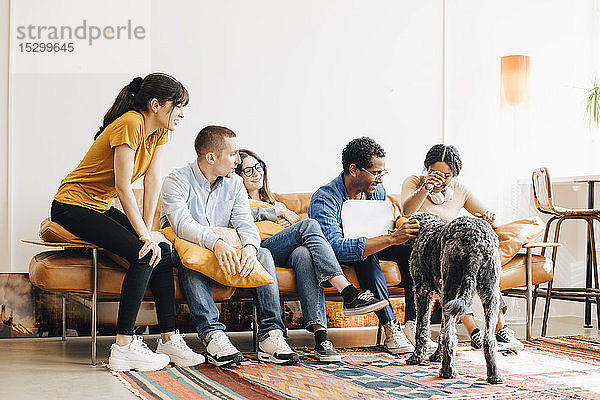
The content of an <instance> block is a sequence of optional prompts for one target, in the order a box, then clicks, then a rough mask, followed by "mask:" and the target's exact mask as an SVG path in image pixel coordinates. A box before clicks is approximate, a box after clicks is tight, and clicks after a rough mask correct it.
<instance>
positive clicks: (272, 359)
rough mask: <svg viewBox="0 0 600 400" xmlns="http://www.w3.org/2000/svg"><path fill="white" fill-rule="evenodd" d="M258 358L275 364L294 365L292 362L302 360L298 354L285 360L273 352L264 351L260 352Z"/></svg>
mask: <svg viewBox="0 0 600 400" xmlns="http://www.w3.org/2000/svg"><path fill="white" fill-rule="evenodd" d="M258 359H259V360H260V361H264V362H270V363H273V364H281V365H292V364H296V363H297V362H298V361H300V359H299V357H298V355H296V356H295V357H293V358H292V359H291V360H283V359H280V358H277V357H275V356H274V355H272V354H269V353H264V352H262V351H259V352H258Z"/></svg>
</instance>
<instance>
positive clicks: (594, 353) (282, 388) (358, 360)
mask: <svg viewBox="0 0 600 400" xmlns="http://www.w3.org/2000/svg"><path fill="white" fill-rule="evenodd" d="M525 345H526V348H525V350H523V351H521V352H519V353H518V354H514V353H506V354H502V353H498V364H499V366H500V369H501V370H502V373H503V374H504V378H505V383H504V384H503V385H489V384H487V382H486V370H485V360H484V359H483V354H482V352H481V351H473V350H469V348H468V347H466V346H463V347H461V348H459V351H458V352H457V357H456V368H457V370H458V372H459V374H460V376H459V377H458V379H440V378H438V376H437V373H438V369H439V364H434V363H427V362H426V363H424V364H423V365H421V366H409V365H406V364H405V359H404V357H402V356H401V357H393V356H391V355H389V354H387V353H382V352H380V351H379V349H377V348H366V349H365V348H361V349H346V350H345V351H343V352H341V353H342V362H341V363H336V364H322V363H319V362H317V361H316V360H315V359H314V358H313V357H312V356H311V355H310V352H309V351H308V350H307V351H303V352H301V362H300V364H298V365H295V366H280V365H274V364H268V363H260V362H258V361H256V358H255V356H253V355H248V356H246V361H244V362H243V363H242V365H241V366H236V367H232V368H228V369H222V368H216V367H213V366H211V365H207V364H202V365H199V366H196V367H191V368H180V367H167V368H165V369H164V370H162V371H157V372H146V373H142V372H126V373H122V372H121V373H114V374H115V375H116V376H117V377H118V379H120V380H121V381H122V382H123V383H124V384H125V385H127V387H128V388H129V389H130V390H131V391H132V392H133V393H135V394H136V395H137V396H139V397H140V398H143V399H149V400H150V399H174V400H177V399H182V400H185V399H219V400H228V399H232V400H237V399H345V400H346V399H347V400H350V399H399V398H419V399H439V398H453V399H490V400H491V399H527V400H537V399H547V400H554V399H567V398H568V399H600V394H598V393H600V355H599V352H598V350H599V349H598V346H599V345H600V343H599V342H598V341H593V340H590V339H584V338H579V337H570V338H553V339H538V340H535V341H532V342H526V343H525Z"/></svg>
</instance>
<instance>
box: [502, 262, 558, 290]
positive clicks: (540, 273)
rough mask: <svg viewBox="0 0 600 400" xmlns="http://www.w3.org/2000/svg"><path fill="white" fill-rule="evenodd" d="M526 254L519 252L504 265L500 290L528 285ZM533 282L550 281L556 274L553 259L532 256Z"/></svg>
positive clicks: (536, 283)
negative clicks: (553, 270) (526, 279)
mask: <svg viewBox="0 0 600 400" xmlns="http://www.w3.org/2000/svg"><path fill="white" fill-rule="evenodd" d="M526 261H527V259H526V256H525V254H517V255H516V256H514V257H513V259H512V260H510V261H509V262H507V263H506V264H504V265H503V266H502V273H501V274H500V290H507V289H514V288H518V287H522V286H525V285H526V282H525V262H526ZM531 275H532V281H533V282H532V284H533V285H539V284H541V283H544V282H548V281H550V280H551V279H552V277H553V276H554V274H553V272H552V261H551V260H549V259H547V258H546V257H543V256H539V255H533V256H531Z"/></svg>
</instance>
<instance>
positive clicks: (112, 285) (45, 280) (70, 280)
mask: <svg viewBox="0 0 600 400" xmlns="http://www.w3.org/2000/svg"><path fill="white" fill-rule="evenodd" d="M176 271H177V269H175V270H174V275H175V276H174V281H175V299H176V300H177V301H180V302H183V301H185V299H184V298H183V295H182V294H181V290H180V289H179V280H178V279H177V275H176ZM125 273H126V270H125V269H124V268H122V267H120V266H118V265H117V264H116V263H115V262H113V261H112V260H110V259H109V258H106V257H104V256H102V255H100V256H99V257H98V296H99V298H100V299H102V300H117V299H118V298H119V296H120V293H121V285H122V283H123V278H124V277H125ZM29 280H30V281H31V283H32V284H33V285H35V286H37V287H38V288H40V289H42V290H46V291H49V292H61V293H70V294H76V295H86V296H91V294H92V259H91V256H90V252H89V251H87V252H83V251H78V250H52V251H44V252H42V253H39V254H37V255H35V256H33V258H32V259H31V262H30V263H29ZM211 287H212V292H213V298H214V299H215V301H225V300H228V299H229V298H230V297H231V296H232V295H233V293H234V292H235V289H234V288H230V287H226V286H223V285H220V284H218V283H216V282H211ZM144 298H146V299H152V293H151V292H150V290H149V289H148V290H146V294H145V296H144Z"/></svg>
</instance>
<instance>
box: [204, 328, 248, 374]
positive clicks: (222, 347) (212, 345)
mask: <svg viewBox="0 0 600 400" xmlns="http://www.w3.org/2000/svg"><path fill="white" fill-rule="evenodd" d="M203 341H204V346H206V359H207V360H208V362H209V363H211V364H212V365H216V366H217V367H220V366H223V365H228V364H233V363H237V364H239V363H241V362H242V360H243V358H244V356H243V355H242V353H241V352H240V351H239V350H238V349H236V348H235V346H234V345H232V344H231V342H230V341H229V338H228V337H227V335H226V334H225V332H223V331H213V332H210V333H209V334H208V335H206V337H205V338H204V340H203Z"/></svg>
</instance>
